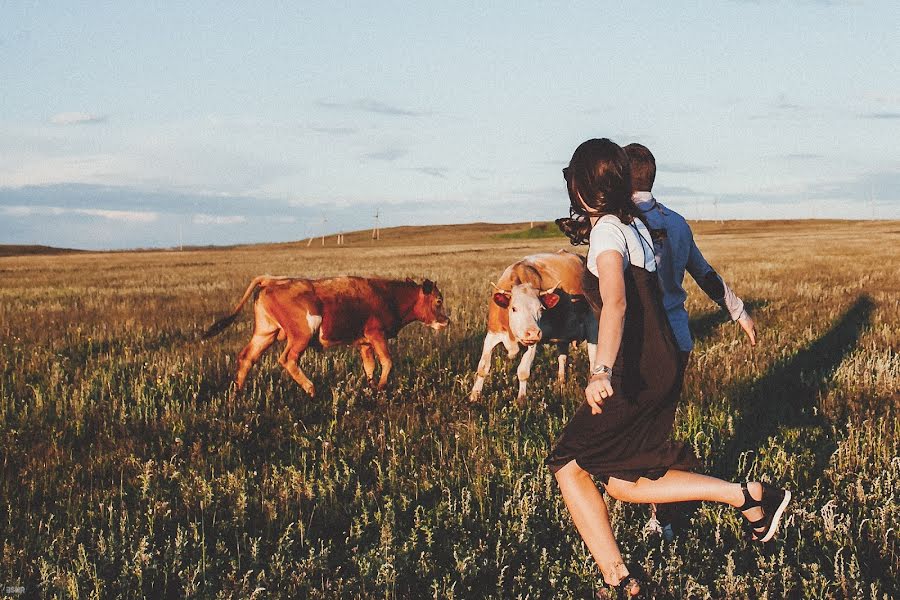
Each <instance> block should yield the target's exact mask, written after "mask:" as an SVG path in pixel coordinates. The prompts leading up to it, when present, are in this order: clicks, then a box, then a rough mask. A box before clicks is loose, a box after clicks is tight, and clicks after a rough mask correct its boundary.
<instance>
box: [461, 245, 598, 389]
mask: <svg viewBox="0 0 900 600" xmlns="http://www.w3.org/2000/svg"><path fill="white" fill-rule="evenodd" d="M584 265H585V259H584V257H582V256H580V255H578V254H574V253H572V252H568V251H566V250H559V251H558V252H555V253H545V254H532V255H531V256H526V257H525V258H523V259H522V260H520V261H517V262H515V263H513V264H511V265H510V266H508V267H507V268H506V270H505V271H503V274H502V275H501V276H500V279H499V281H498V282H497V284H495V285H494V288H495V290H494V294H493V296H492V298H491V300H490V301H489V302H488V322H487V335H485V336H484V346H483V348H482V351H481V359H480V360H479V361H478V371H477V373H476V375H475V384H474V385H473V386H472V391H471V392H470V394H469V399H470V400H472V401H475V400H477V399H478V398H479V396H480V395H481V390H482V388H483V387H484V379H485V377H487V375H488V372H489V371H490V368H491V353H492V351H493V349H494V347H495V346H496V345H497V344H500V343H502V344H503V345H504V346H505V347H506V352H507V355H508V356H509V357H510V358H512V357H514V356H515V355H516V354H518V353H519V346H520V345H521V346H524V347H525V348H526V350H525V353H524V354H523V355H522V360H521V361H520V362H519V366H518V368H517V369H516V374H517V375H518V378H519V394H518V397H517V398H516V401H517V402H518V403H519V404H522V403H523V402H524V401H525V390H526V387H527V385H528V378H529V377H530V376H531V364H532V362H533V361H534V356H535V352H536V350H537V345H538V344H539V343H555V344H556V346H557V349H558V350H559V359H558V363H559V364H558V371H557V379H558V380H559V381H560V382H563V381H564V380H565V369H566V358H567V355H568V347H569V345H570V343H571V342H581V341H586V342H587V347H588V360H589V362H590V364H591V367H592V368H593V364H594V353H595V348H596V343H597V319H596V318H595V317H594V313H593V312H592V311H591V310H590V308H589V307H588V304H587V302H586V301H585V299H584V292H583V291H582V287H581V277H582V274H583V273H584V270H585V266H584Z"/></svg>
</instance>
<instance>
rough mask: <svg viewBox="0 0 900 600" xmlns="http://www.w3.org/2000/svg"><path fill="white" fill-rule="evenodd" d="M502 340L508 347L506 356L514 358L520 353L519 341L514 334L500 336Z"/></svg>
mask: <svg viewBox="0 0 900 600" xmlns="http://www.w3.org/2000/svg"><path fill="white" fill-rule="evenodd" d="M500 341H502V342H503V345H504V346H505V347H506V356H508V357H509V358H512V357H514V356H515V355H516V354H518V353H519V342H517V341H516V339H515V338H514V337H513V336H512V335H510V334H506V335H504V336H503V337H501V338H500Z"/></svg>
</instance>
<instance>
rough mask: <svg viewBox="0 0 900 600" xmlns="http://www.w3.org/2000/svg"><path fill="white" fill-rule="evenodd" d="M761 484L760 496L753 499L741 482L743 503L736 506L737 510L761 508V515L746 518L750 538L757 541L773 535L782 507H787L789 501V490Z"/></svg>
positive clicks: (745, 484)
mask: <svg viewBox="0 0 900 600" xmlns="http://www.w3.org/2000/svg"><path fill="white" fill-rule="evenodd" d="M760 485H761V486H762V498H761V499H760V500H757V499H755V498H754V497H753V496H751V495H750V491H749V490H748V489H747V483H746V482H744V483H742V484H741V491H743V492H744V503H743V504H742V505H741V506H739V507H738V510H739V511H741V512H744V511H746V510H750V509H751V508H756V507H759V508H761V509H762V513H763V516H762V517H761V518H759V519H757V520H756V521H751V520H750V519H747V517H746V516H744V519H746V521H745V522H746V523H747V528H748V530H749V532H750V539H752V540H754V541H758V542H768V541H769V540H771V539H772V538H773V537H774V536H775V532H776V531H778V525H779V524H780V523H781V517H782V515H783V514H784V509H785V508H787V505H788V503H789V502H790V501H791V492H790V490H783V489H781V488H776V487H772V486H770V485H769V484H767V483H763V482H760Z"/></svg>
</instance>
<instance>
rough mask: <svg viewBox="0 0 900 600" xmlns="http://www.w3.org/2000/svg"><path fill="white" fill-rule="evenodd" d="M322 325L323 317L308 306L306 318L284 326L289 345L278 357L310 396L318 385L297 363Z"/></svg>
mask: <svg viewBox="0 0 900 600" xmlns="http://www.w3.org/2000/svg"><path fill="white" fill-rule="evenodd" d="M321 325H322V317H321V316H320V315H316V314H313V313H312V312H311V311H310V310H309V309H308V308H307V313H306V318H305V319H296V320H292V321H290V322H289V323H287V324H286V325H285V326H284V327H283V329H284V333H285V336H286V337H287V345H286V346H285V347H284V352H282V353H281V356H279V357H278V362H279V363H280V364H281V366H282V367H284V370H285V371H287V372H288V374H289V375H290V376H291V377H292V378H293V379H294V381H296V382H297V383H298V384H300V387H302V388H303V389H304V390H305V391H306V393H307V394H309V395H310V396H315V395H316V387H315V386H314V385H313V382H312V381H310V380H309V377H307V376H306V374H305V373H304V372H303V371H302V370H300V365H299V364H297V361H298V360H300V355H301V354H303V351H304V350H306V348H307V346H309V342H310V340H311V339H312V336H314V335H316V333H317V331H318V329H319V327H320V326H321Z"/></svg>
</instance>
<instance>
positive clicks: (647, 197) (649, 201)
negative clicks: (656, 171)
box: [631, 192, 656, 212]
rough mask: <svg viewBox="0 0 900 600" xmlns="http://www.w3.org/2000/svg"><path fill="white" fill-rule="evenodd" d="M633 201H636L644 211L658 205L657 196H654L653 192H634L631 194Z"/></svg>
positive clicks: (636, 204)
mask: <svg viewBox="0 0 900 600" xmlns="http://www.w3.org/2000/svg"><path fill="white" fill-rule="evenodd" d="M631 201H632V202H634V204H635V206H637V207H638V208H639V209H641V211H642V212H647V211H648V210H650V209H652V208H653V207H654V206H656V198H654V197H653V193H652V192H634V193H633V194H631Z"/></svg>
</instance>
